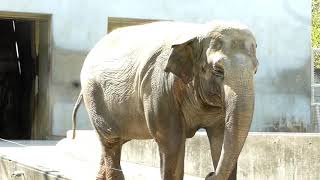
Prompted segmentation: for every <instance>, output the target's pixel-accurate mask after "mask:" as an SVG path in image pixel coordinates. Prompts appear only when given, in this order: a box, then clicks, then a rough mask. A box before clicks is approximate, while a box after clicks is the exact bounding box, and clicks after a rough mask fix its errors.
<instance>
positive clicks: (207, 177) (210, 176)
mask: <svg viewBox="0 0 320 180" xmlns="http://www.w3.org/2000/svg"><path fill="white" fill-rule="evenodd" d="M214 176H215V173H214V172H210V173H209V174H208V175H207V176H206V178H205V180H213V179H214Z"/></svg>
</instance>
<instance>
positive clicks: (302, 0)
mask: <svg viewBox="0 0 320 180" xmlns="http://www.w3.org/2000/svg"><path fill="white" fill-rule="evenodd" d="M0 11H16V12H33V13H49V14H52V56H53V57H52V64H51V66H52V67H51V69H52V72H50V73H52V76H51V77H52V79H51V80H50V82H51V85H50V89H51V90H50V92H52V94H51V100H50V102H48V103H49V104H50V105H51V113H52V114H51V116H52V132H53V134H54V135H64V134H65V131H66V130H67V129H69V128H70V127H71V123H70V117H71V112H72V107H73V103H74V102H75V99H76V97H77V94H78V92H79V91H80V89H79V88H76V87H74V86H73V85H72V84H73V82H75V81H78V80H79V72H80V69H81V65H82V62H83V60H84V59H85V55H86V54H87V52H88V51H89V50H90V48H92V47H93V45H94V44H95V43H96V42H97V41H98V40H99V39H100V38H101V37H102V36H103V35H104V34H105V32H106V24H107V17H109V16H113V17H131V18H145V19H167V20H178V21H189V22H207V21H210V20H214V19H222V20H236V21H241V22H243V23H246V24H247V25H248V26H249V27H250V28H251V29H252V31H253V32H254V34H255V35H256V39H257V42H258V50H257V53H258V57H259V60H260V68H259V70H258V74H257V77H256V92H257V95H256V111H255V115H254V121H253V124H252V131H266V130H267V131H279V130H282V131H304V130H305V128H306V127H307V126H308V125H309V124H310V52H311V50H310V49H311V44H310V32H311V0H298V1H294V2H293V1H289V0H280V1H279V0H262V1H255V0H246V1H237V0H227V1H223V2H221V1H219V0H203V1H190V0H189V1H183V0H177V1H170V0H162V1H155V0H154V1H149V0H139V1H138V0H121V1H111V0H92V1H86V0H68V1H65V0H56V1H48V0H47V1H44V0H43V1H38V0H2V1H1V3H0ZM295 125H296V126H297V127H294V126H295ZM79 127H80V128H82V129H86V128H90V125H89V122H88V120H87V115H86V112H85V110H84V108H83V107H82V109H81V112H80V118H79Z"/></svg>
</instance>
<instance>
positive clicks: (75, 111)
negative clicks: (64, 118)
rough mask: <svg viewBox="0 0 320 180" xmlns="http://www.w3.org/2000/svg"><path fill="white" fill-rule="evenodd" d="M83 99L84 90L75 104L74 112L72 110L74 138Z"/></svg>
mask: <svg viewBox="0 0 320 180" xmlns="http://www.w3.org/2000/svg"><path fill="white" fill-rule="evenodd" d="M82 99H83V98H82V91H81V92H80V94H79V96H78V99H77V102H76V104H75V105H74V108H73V112H72V139H74V138H75V137H76V127H77V119H76V118H77V111H78V109H79V106H80V104H81V101H82Z"/></svg>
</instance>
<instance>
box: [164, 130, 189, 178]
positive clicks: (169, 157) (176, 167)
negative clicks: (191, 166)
mask: <svg viewBox="0 0 320 180" xmlns="http://www.w3.org/2000/svg"><path fill="white" fill-rule="evenodd" d="M158 146H159V152H160V168H161V178H162V179H163V180H182V179H183V174H184V153H185V137H182V135H171V136H168V137H167V139H166V140H165V141H162V142H160V141H159V142H158Z"/></svg>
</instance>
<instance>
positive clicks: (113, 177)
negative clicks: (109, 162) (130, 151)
mask: <svg viewBox="0 0 320 180" xmlns="http://www.w3.org/2000/svg"><path fill="white" fill-rule="evenodd" d="M105 180H124V175H123V173H122V171H121V169H119V170H118V169H107V171H106V179H105Z"/></svg>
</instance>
